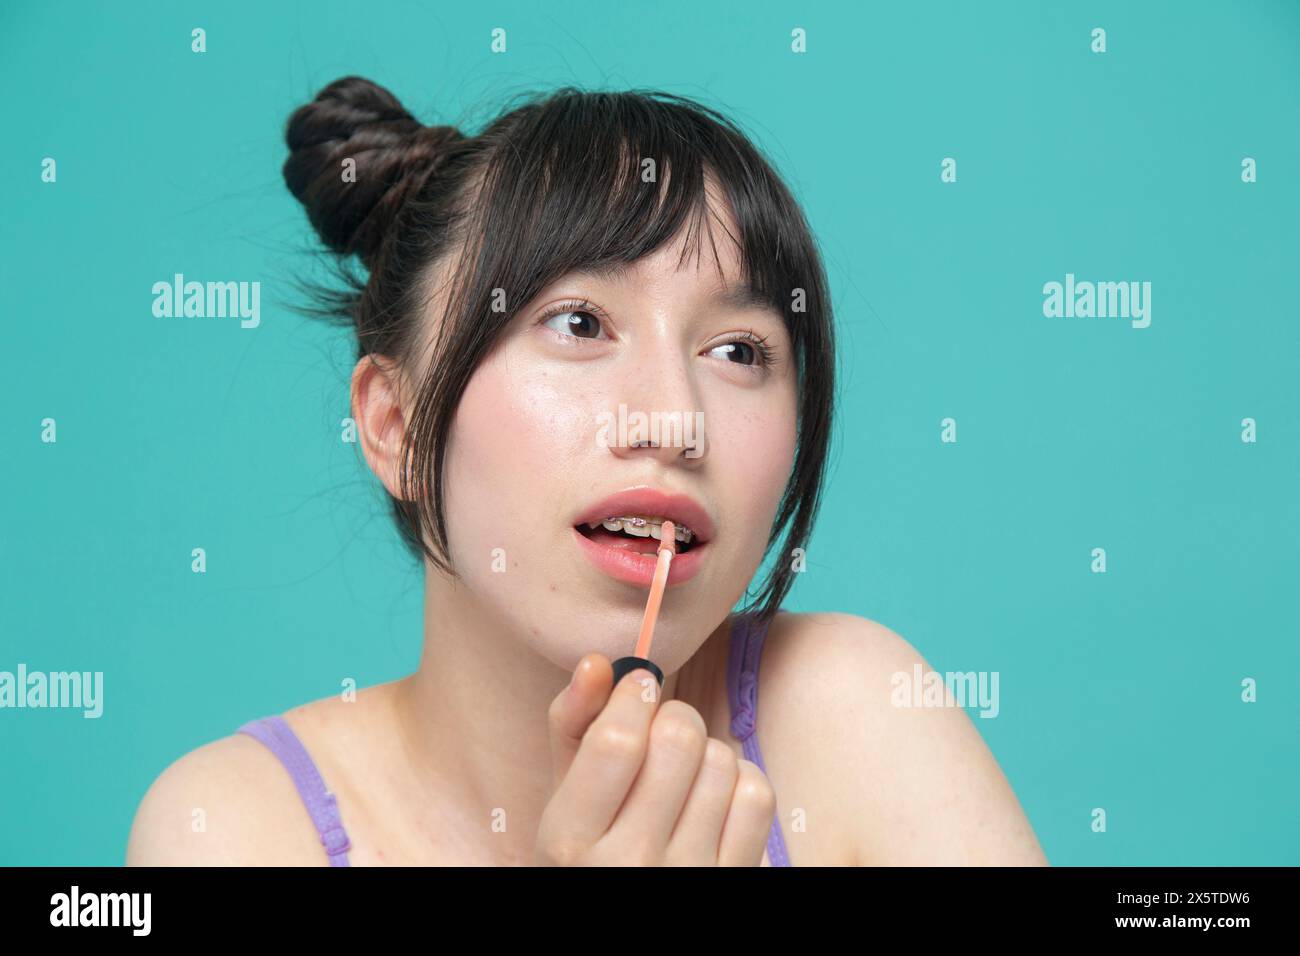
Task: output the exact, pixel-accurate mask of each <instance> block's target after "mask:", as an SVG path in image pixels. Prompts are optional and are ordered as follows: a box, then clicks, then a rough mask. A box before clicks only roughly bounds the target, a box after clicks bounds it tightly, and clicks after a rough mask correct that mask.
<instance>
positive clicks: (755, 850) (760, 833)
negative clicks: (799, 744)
mask: <svg viewBox="0 0 1300 956" xmlns="http://www.w3.org/2000/svg"><path fill="white" fill-rule="evenodd" d="M736 770H737V774H736V789H735V790H734V791H733V792H732V794H731V806H730V808H729V809H728V811H727V822H726V823H725V824H723V827H722V842H721V844H720V845H719V847H718V866H759V865H761V864H762V862H763V851H764V850H765V849H767V838H768V835H769V834H770V833H771V832H772V824H773V823H774V822H775V820H776V793H775V792H774V791H773V790H772V785H771V783H769V782H768V779H767V775H766V774H764V773H763V771H762V770H760V769H759V768H758V764H756V763H754V762H753V761H750V760H745V759H744V758H738V759H737V760H736Z"/></svg>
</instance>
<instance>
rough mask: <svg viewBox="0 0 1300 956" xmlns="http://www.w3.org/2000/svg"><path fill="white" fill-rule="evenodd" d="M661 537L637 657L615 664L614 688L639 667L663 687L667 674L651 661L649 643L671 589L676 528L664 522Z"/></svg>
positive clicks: (670, 523)
mask: <svg viewBox="0 0 1300 956" xmlns="http://www.w3.org/2000/svg"><path fill="white" fill-rule="evenodd" d="M659 535H660V541H659V548H658V555H659V557H658V562H659V563H658V564H656V565H655V576H654V580H653V581H651V582H650V598H649V600H647V601H646V604H645V616H644V617H642V619H641V636H640V637H638V638H637V641H636V653H635V654H634V655H633V656H631V657H620V658H619V659H618V660H616V661H614V665H613V666H614V684H615V686H617V685H618V682H619V681H620V680H622V679H623V675H624V674H627V673H628V672H629V671H634V670H636V669H637V668H638V667H644V668H645V669H646V670H648V671H649V672H650V673H651V674H654V675H655V679H656V680H658V681H659V686H660V687H662V686H663V685H664V672H663V671H661V670H660V669H659V667H658V666H657V665H656V664H655V663H654V662H653V661H651V660H650V659H649V655H650V642H651V641H652V640H653V639H654V631H655V622H657V621H658V620H659V605H660V604H661V603H663V599H664V589H665V588H666V587H668V568H669V567H670V566H671V565H672V563H673V555H675V554H676V553H677V537H676V535H677V526H676V525H674V524H673V523H672V522H671V521H667V520H665V521H664V522H663V524H662V525H661V526H660V530H659Z"/></svg>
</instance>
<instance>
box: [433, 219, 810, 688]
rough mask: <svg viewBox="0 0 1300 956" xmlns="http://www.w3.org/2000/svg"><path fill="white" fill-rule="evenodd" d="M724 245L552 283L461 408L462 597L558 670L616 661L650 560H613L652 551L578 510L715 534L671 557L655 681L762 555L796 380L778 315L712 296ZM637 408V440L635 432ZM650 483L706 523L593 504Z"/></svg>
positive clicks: (453, 465) (450, 513)
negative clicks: (654, 428) (589, 661)
mask: <svg viewBox="0 0 1300 956" xmlns="http://www.w3.org/2000/svg"><path fill="white" fill-rule="evenodd" d="M728 227H729V228H730V231H731V234H732V235H735V234H737V232H736V229H735V227H734V225H732V224H730V223H729V224H728ZM716 232H717V230H716V229H715V233H716ZM720 238H721V241H717V242H715V243H714V244H710V243H709V242H708V241H707V239H705V241H704V242H703V243H702V254H701V255H699V256H698V258H697V257H696V255H694V254H692V255H690V256H688V257H687V258H686V261H685V262H684V263H683V265H682V266H681V267H680V269H679V268H677V263H678V259H679V256H680V253H681V246H680V242H681V241H682V239H680V238H679V240H677V241H676V242H674V243H670V244H668V245H667V246H665V247H663V248H661V249H660V250H659V251H658V252H656V253H654V254H652V255H651V256H648V257H646V258H644V259H642V260H640V261H638V262H636V263H633V264H631V265H630V266H629V267H628V268H627V269H626V271H625V272H623V273H622V274H607V275H605V276H594V275H585V274H581V273H573V274H570V275H568V276H564V277H562V278H561V279H559V280H558V281H556V282H555V283H553V284H552V285H551V286H549V287H548V288H547V289H545V290H544V291H543V292H542V293H541V294H540V295H538V296H537V297H536V298H535V299H534V300H533V301H531V302H529V303H528V304H527V305H526V306H525V307H524V309H523V310H522V312H521V313H520V314H519V315H517V316H516V317H515V320H514V321H513V323H512V324H511V326H510V327H509V329H508V330H506V331H505V332H504V333H503V334H502V336H501V337H500V338H499V339H498V341H497V343H496V345H495V347H494V350H493V351H492V353H491V354H490V355H489V356H488V358H487V359H485V360H484V361H483V363H482V364H481V365H480V366H479V367H478V368H477V369H476V370H475V372H474V375H473V376H472V378H471V380H470V382H469V384H468V387H467V389H466V391H465V394H464V396H463V397H462V399H461V401H460V405H459V407H458V410H457V413H456V416H455V421H454V423H453V426H452V432H451V437H450V441H449V445H448V451H447V458H446V465H445V467H446V469H447V472H446V475H445V477H444V494H445V503H446V514H447V524H448V535H449V547H450V551H451V555H450V557H451V560H452V562H453V566H454V567H455V568H456V569H457V570H458V572H459V573H460V575H461V578H462V581H463V584H464V590H463V591H462V592H460V593H463V594H466V595H468V596H469V598H470V599H471V600H476V601H479V602H482V603H483V604H484V605H485V608H484V610H485V611H487V612H488V614H489V615H490V616H493V617H496V618H499V619H501V620H502V621H504V622H507V623H509V624H511V625H513V627H514V629H516V630H517V631H518V633H521V634H525V635H527V639H528V640H529V641H530V642H531V643H532V644H533V646H534V649H535V650H536V651H537V652H538V653H539V654H541V655H542V656H544V657H546V658H548V659H549V660H551V661H552V662H554V663H555V664H556V665H557V666H558V667H561V668H563V669H566V670H572V669H573V668H574V667H575V666H576V665H577V662H578V660H579V659H580V658H581V657H582V656H583V655H584V654H586V653H589V652H591V651H593V650H594V651H599V652H601V653H603V654H605V655H606V656H608V657H609V658H610V659H611V660H612V659H614V658H617V657H622V656H624V655H627V654H631V653H632V651H633V646H634V644H635V642H636V638H637V634H638V632H639V629H640V625H641V618H642V614H643V611H644V608H645V603H646V597H647V595H648V592H649V580H650V573H651V571H652V570H653V567H654V556H653V553H651V554H650V556H648V557H640V556H630V555H629V554H627V553H626V552H627V550H628V549H632V550H638V549H639V550H645V551H651V550H652V549H653V548H654V547H655V544H652V543H647V542H653V539H639V540H638V539H636V538H626V537H625V536H624V535H623V534H622V533H621V532H620V533H619V534H617V535H615V534H613V533H609V532H606V531H605V529H604V527H603V526H602V527H601V528H600V529H599V530H598V531H593V530H592V529H590V528H589V527H588V526H587V523H586V522H585V521H581V520H580V519H582V518H591V519H592V520H595V519H596V518H599V517H606V516H612V515H616V514H633V515H636V514H639V515H644V516H648V517H661V516H662V515H663V513H664V512H668V515H667V516H668V517H670V518H672V517H673V514H674V513H677V514H678V515H679V516H690V518H691V519H693V520H688V519H687V518H686V517H683V518H682V520H684V521H685V524H686V525H687V526H688V527H690V526H691V525H692V524H693V523H698V524H700V525H701V528H700V530H701V531H703V530H704V528H707V527H709V526H711V530H709V531H708V536H709V540H708V541H707V542H705V543H704V544H699V543H696V544H695V545H694V546H693V547H692V548H690V549H688V550H687V551H686V552H685V553H683V554H681V555H679V556H678V557H677V558H676V559H675V560H674V564H673V574H672V575H671V576H670V578H669V581H670V583H669V586H668V589H667V591H666V593H665V595H664V601H663V605H662V609H661V611H660V616H659V623H658V626H657V628H656V631H655V642H654V648H653V651H652V657H653V659H654V660H655V662H656V663H658V664H659V666H660V667H662V668H663V670H664V672H665V673H672V672H674V671H676V670H677V669H678V668H679V667H681V666H682V664H684V663H685V662H686V661H687V660H688V659H689V658H690V657H691V656H692V655H693V654H694V653H695V651H696V650H697V649H698V648H699V646H700V644H701V643H702V642H703V641H704V639H705V638H706V637H708V635H709V634H710V633H711V631H712V630H713V629H714V628H715V627H716V626H717V624H718V623H719V622H720V621H721V620H722V619H723V618H724V617H725V615H726V614H727V613H728V611H730V610H731V608H732V607H733V606H734V605H735V603H736V602H737V600H739V598H740V597H741V596H742V595H743V593H744V590H745V588H746V586H747V585H748V583H749V582H750V580H751V578H752V576H753V575H754V573H755V571H756V570H757V568H758V565H759V562H760V561H761V560H762V556H763V552H764V549H765V547H766V545H767V536H768V532H769V530H770V528H771V526H772V522H773V520H774V518H775V515H776V509H777V507H778V505H779V502H780V498H781V494H782V492H783V491H784V489H785V486H786V483H787V481H788V479H789V477H790V471H791V468H792V464H793V458H794V451H795V428H796V414H795V408H796V394H795V392H796V369H795V366H794V356H793V355H792V353H791V343H790V339H789V335H788V333H787V331H786V329H785V325H784V323H783V321H782V319H781V316H780V315H779V314H778V313H776V312H775V311H773V310H771V309H769V308H766V307H764V306H759V305H753V304H750V303H746V302H744V301H736V300H732V301H728V300H726V299H723V298H720V297H719V293H720V292H721V291H722V290H723V289H724V288H725V287H727V286H728V285H732V284H735V283H737V282H738V277H739V272H738V265H739V262H738V259H737V258H736V254H735V250H734V249H733V248H732V244H731V242H730V241H729V240H728V239H727V238H726V234H725V233H724V234H722V235H721V237H720ZM715 245H716V248H717V255H718V260H717V262H716V264H715V262H714V259H713V253H712V249H713V247H714V246H715ZM719 269H721V271H722V275H721V276H720V275H719ZM508 291H509V290H506V292H507V295H508ZM574 300H585V302H586V304H581V303H580V302H577V301H574ZM547 312H553V313H555V314H553V315H551V316H550V317H549V318H547V317H546V313H547ZM755 336H757V338H758V339H761V340H765V345H766V349H767V350H770V353H771V359H772V363H771V364H770V365H765V364H764V362H765V360H764V357H763V354H762V352H763V348H762V346H760V345H758V344H755V342H756V339H755ZM620 406H624V409H623V412H622V415H621V416H620ZM637 413H641V415H642V416H643V418H641V419H640V420H641V421H642V422H643V423H644V424H645V426H646V427H647V430H646V431H643V432H637V431H635V428H636V426H637V423H638V416H637ZM673 416H675V419H676V422H677V423H678V426H679V427H677V428H676V429H675V430H673V429H670V428H668V427H667V425H669V424H671V423H672V422H673V421H674V418H673ZM656 419H657V422H656ZM620 420H621V421H622V422H624V423H625V424H626V426H627V427H626V428H625V429H620ZM654 424H658V425H659V426H660V427H661V431H660V432H659V433H658V435H657V436H656V435H655V434H653V433H652V432H650V431H649V430H648V429H649V426H651V425H654ZM656 437H657V438H658V441H659V446H658V447H654V446H653V445H651V444H650V443H649V442H650V441H652V440H653V439H655V438H656ZM692 438H694V439H695V447H694V448H693V449H692V448H690V447H687V445H688V444H689V440H690V439H692ZM638 440H641V441H643V442H645V444H644V445H643V446H642V447H632V446H633V444H634V443H635V442H636V441H638ZM670 443H671V444H670ZM646 489H653V490H656V491H659V492H662V493H664V494H666V495H669V496H679V499H680V498H687V499H690V500H691V501H692V502H693V503H694V504H695V505H697V506H698V508H699V509H701V510H702V512H703V515H704V516H705V517H701V516H700V515H699V514H698V513H696V514H692V513H691V511H690V505H689V504H688V505H686V506H684V507H685V510H684V511H681V510H679V507H680V506H681V502H680V500H678V502H677V505H676V506H675V505H673V504H671V503H665V502H661V501H657V500H655V499H653V498H652V499H651V500H649V501H645V500H642V501H640V502H637V503H636V504H627V503H617V504H616V505H615V506H613V507H610V508H605V509H604V512H605V513H604V514H602V513H600V512H601V503H602V502H604V501H605V500H606V499H608V498H609V497H610V496H612V495H617V494H619V493H621V492H625V491H629V490H642V491H644V490H646ZM638 505H639V507H638ZM679 523H680V522H679ZM579 526H580V528H581V530H579ZM611 550H613V551H615V552H616V553H614V554H612V555H611V554H610V553H609V552H610V551H611ZM692 552H695V557H694V558H692V557H690V555H691V553H692ZM683 577H687V578H688V579H687V580H682V578H683Z"/></svg>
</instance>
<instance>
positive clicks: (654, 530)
mask: <svg viewBox="0 0 1300 956" xmlns="http://www.w3.org/2000/svg"><path fill="white" fill-rule="evenodd" d="M663 520H664V519H663V518H655V517H644V516H642V515H622V516H616V517H609V518H606V519H604V520H603V521H588V522H587V527H588V528H593V529H594V528H604V529H605V530H606V531H626V532H627V533H628V534H630V535H635V536H636V537H638V538H657V539H658V540H660V541H662V540H663ZM675 527H676V531H675V533H674V534H673V539H674V540H676V541H681V542H682V543H687V542H690V541H693V540H695V532H693V531H691V529H690V528H684V527H682V526H681V525H676V526H675Z"/></svg>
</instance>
